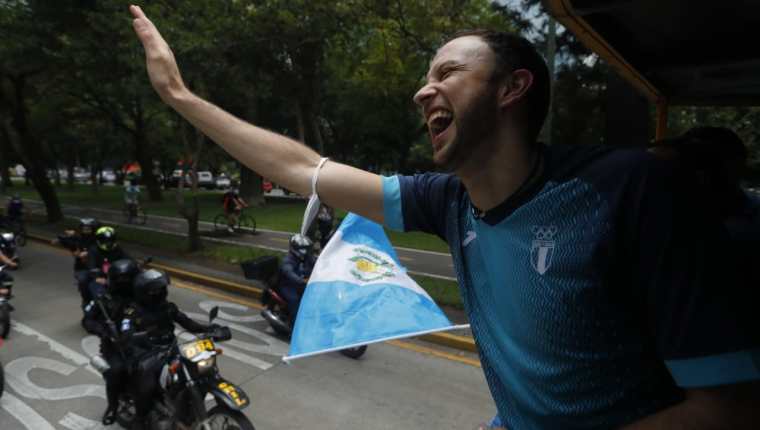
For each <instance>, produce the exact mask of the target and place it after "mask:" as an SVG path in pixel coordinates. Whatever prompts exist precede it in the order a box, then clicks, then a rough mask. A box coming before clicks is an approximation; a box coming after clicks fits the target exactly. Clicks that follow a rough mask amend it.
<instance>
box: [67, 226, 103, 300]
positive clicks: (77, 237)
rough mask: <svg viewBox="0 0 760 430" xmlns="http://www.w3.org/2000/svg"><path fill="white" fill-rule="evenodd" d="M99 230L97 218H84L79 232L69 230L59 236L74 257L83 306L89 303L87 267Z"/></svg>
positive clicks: (75, 275)
mask: <svg viewBox="0 0 760 430" xmlns="http://www.w3.org/2000/svg"><path fill="white" fill-rule="evenodd" d="M98 228H100V223H99V222H98V220H96V219H95V218H82V219H80V220H79V228H78V231H76V232H74V231H73V230H67V234H65V235H64V236H59V241H61V242H63V241H64V240H65V243H63V245H64V246H65V247H66V248H67V249H68V250H69V251H71V256H72V257H74V279H76V281H77V288H78V289H79V295H80V296H81V297H82V305H83V306H84V305H85V304H86V303H87V302H88V301H89V300H88V299H89V293H88V292H87V286H88V284H89V283H90V270H89V268H88V266H87V254H88V250H89V249H90V247H91V246H93V245H95V232H96V231H97V230H98Z"/></svg>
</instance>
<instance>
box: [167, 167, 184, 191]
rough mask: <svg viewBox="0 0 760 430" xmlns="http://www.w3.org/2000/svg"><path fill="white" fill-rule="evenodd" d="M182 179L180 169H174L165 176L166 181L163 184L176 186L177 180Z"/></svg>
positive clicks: (177, 184)
mask: <svg viewBox="0 0 760 430" xmlns="http://www.w3.org/2000/svg"><path fill="white" fill-rule="evenodd" d="M181 179H182V170H179V169H177V170H175V171H173V172H172V174H171V175H170V176H169V177H168V178H166V181H165V182H164V186H165V187H166V188H170V187H178V186H179V181H180V180H181Z"/></svg>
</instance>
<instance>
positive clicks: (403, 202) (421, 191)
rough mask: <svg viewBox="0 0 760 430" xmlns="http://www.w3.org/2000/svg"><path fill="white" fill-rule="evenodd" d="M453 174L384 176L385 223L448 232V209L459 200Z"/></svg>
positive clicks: (442, 235) (399, 228)
mask: <svg viewBox="0 0 760 430" xmlns="http://www.w3.org/2000/svg"><path fill="white" fill-rule="evenodd" d="M457 186H458V182H457V180H456V179H455V177H454V176H453V175H447V174H439V173H425V174H420V175H413V176H404V175H396V176H391V177H383V216H384V219H385V226H386V227H388V228H390V229H393V230H397V231H422V232H425V233H431V234H435V235H437V236H438V237H440V238H441V239H443V240H447V236H446V218H447V216H448V211H449V210H450V208H451V207H453V205H454V204H455V203H456V201H455V195H456V189H457V188H456V187H457Z"/></svg>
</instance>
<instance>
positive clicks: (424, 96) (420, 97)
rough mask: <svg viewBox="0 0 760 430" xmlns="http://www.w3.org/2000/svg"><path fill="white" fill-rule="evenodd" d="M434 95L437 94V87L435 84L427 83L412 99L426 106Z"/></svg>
mask: <svg viewBox="0 0 760 430" xmlns="http://www.w3.org/2000/svg"><path fill="white" fill-rule="evenodd" d="M433 95H435V89H434V88H433V86H432V85H430V84H425V85H424V86H423V87H422V88H420V90H419V91H417V94H415V95H414V97H413V98H412V100H414V103H416V104H417V105H418V106H420V107H425V103H426V102H427V101H428V100H430V98H431V97H433Z"/></svg>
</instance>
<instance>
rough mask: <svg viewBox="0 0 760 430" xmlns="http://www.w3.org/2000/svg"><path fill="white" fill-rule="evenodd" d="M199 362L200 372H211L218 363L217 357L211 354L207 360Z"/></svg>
mask: <svg viewBox="0 0 760 430" xmlns="http://www.w3.org/2000/svg"><path fill="white" fill-rule="evenodd" d="M197 364H198V371H199V372H200V373H206V372H209V371H211V369H213V368H214V366H215V365H216V357H214V356H211V357H209V358H207V359H205V360H201V361H199V362H198V363H197Z"/></svg>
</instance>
